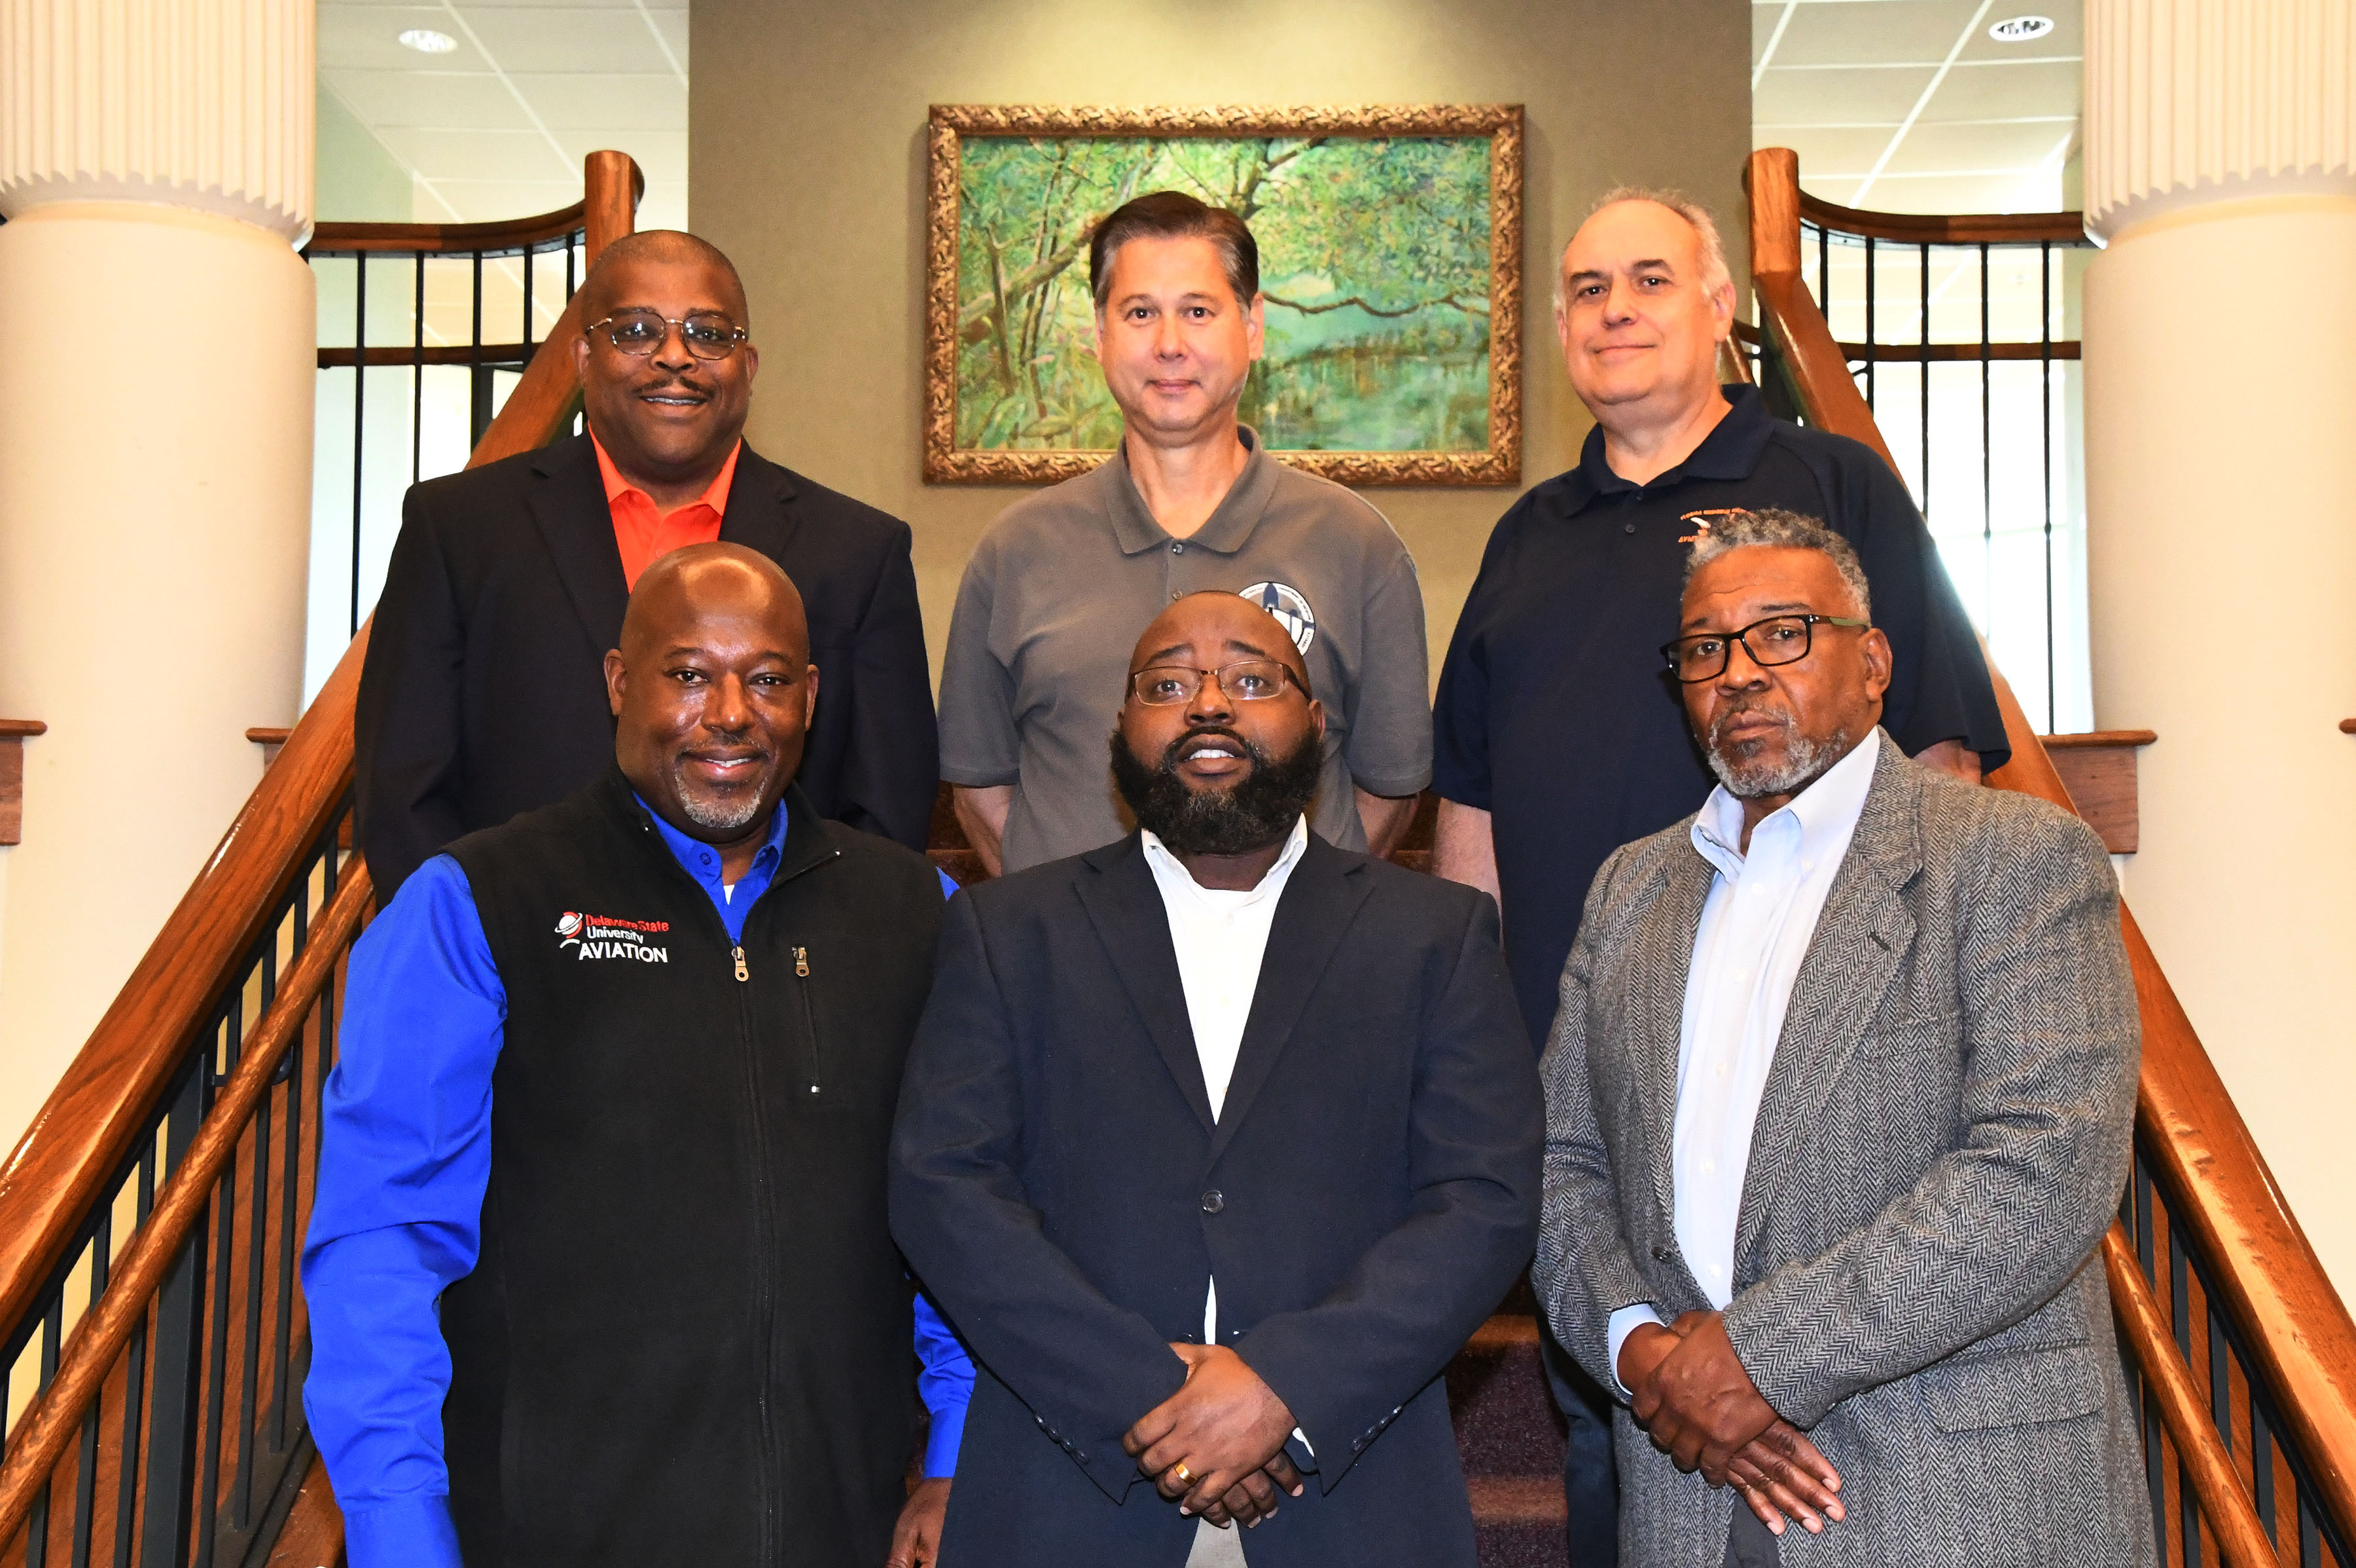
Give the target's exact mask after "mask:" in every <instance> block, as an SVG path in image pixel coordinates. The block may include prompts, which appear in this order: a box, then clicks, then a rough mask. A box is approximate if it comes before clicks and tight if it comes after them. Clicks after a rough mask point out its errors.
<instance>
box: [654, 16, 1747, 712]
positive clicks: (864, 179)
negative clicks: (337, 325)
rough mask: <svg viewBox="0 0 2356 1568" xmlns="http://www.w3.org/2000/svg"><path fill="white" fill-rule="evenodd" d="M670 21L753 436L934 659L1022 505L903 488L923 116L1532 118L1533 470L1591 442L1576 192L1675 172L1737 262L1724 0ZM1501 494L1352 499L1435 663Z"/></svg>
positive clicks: (1540, 475) (916, 320)
mask: <svg viewBox="0 0 2356 1568" xmlns="http://www.w3.org/2000/svg"><path fill="white" fill-rule="evenodd" d="M691 25H692V29H693V31H692V39H693V50H694V60H695V73H694V84H693V88H692V93H691V100H690V120H689V127H690V128H689V146H690V160H689V168H690V170H691V176H690V180H691V183H690V186H689V204H690V211H691V214H692V221H693V222H694V225H695V227H696V230H697V231H698V232H700V233H702V234H704V235H706V236H707V237H709V238H710V239H712V241H713V242H716V243H717V244H719V245H720V246H721V247H722V248H723V249H724V250H726V251H727V252H729V253H730V255H732V256H733V257H734V259H735V261H736V262H737V263H738V265H739V266H740V267H741V268H742V270H743V271H744V280H745V284H746V285H747V287H748V289H749V290H750V293H751V295H752V308H753V325H754V328H755V338H757V340H758V341H759V343H760V345H761V348H762V350H763V355H764V358H763V360H762V376H761V381H760V383H759V388H758V390H757V392H755V397H754V404H753V418H752V424H751V429H750V435H751V437H752V440H753V442H754V444H755V446H758V447H759V448H760V449H761V450H762V451H764V452H765V453H766V454H767V455H768V456H772V457H775V458H776V459H777V460H779V461H780V462H783V463H786V464H787V465H788V466H790V467H795V468H798V469H800V470H801V471H803V472H805V473H808V474H809V475H810V476H811V477H812V478H817V479H819V480H821V481H823V482H824V483H826V484H830V485H832V486H834V487H836V488H837V489H843V490H847V491H849V492H851V494H853V495H856V496H858V497H859V498H860V499H862V500H866V501H870V502H872V503H873V504H875V505H877V506H881V507H883V508H884V509H885V510H889V511H892V512H894V513H895V514H897V515H899V516H901V517H903V518H905V519H907V520H908V521H909V522H910V523H911V524H913V525H914V527H915V529H916V574H917V580H918V583H919V585H920V586H921V588H922V590H923V593H924V600H925V627H926V634H927V635H928V637H929V638H930V639H931V642H932V648H933V657H934V664H935V668H936V670H937V669H938V665H939V660H940V650H941V647H942V644H943V642H944V641H945V640H946V639H947V637H948V616H949V607H950V604H951V602H952V600H953V599H954V597H955V595H956V591H957V583H958V575H959V574H960V573H961V572H962V571H963V570H964V566H965V561H966V557H967V555H968V554H969V553H970V551H971V550H972V548H973V543H974V541H975V539H976V538H977V537H978V536H979V535H980V532H981V530H982V528H983V527H984V525H986V524H987V523H988V522H989V521H990V520H991V518H993V517H995V516H996V515H997V514H998V512H999V511H1000V510H1002V509H1003V508H1004V507H1005V506H1006V505H1007V503H1008V502H1009V501H1011V500H1012V499H1014V497H1015V496H1016V495H1017V494H1019V493H1020V492H1019V491H1016V490H1013V489H1002V488H982V487H974V486H928V485H926V484H925V483H924V482H923V480H922V478H920V477H919V469H918V425H917V421H918V403H919V393H920V389H921V387H922V384H923V353H924V338H923V328H922V319H923V317H922V306H923V256H924V199H923V195H924V163H925V113H926V106H927V105H928V104H931V103H936V102H980V103H1048V104H1065V105H1076V104H1113V105H1123V106H1144V105H1148V104H1187V105H1197V104H1211V103H1267V104H1275V103H1323V104H1342V103H1365V102H1508V103H1522V104H1525V105H1526V106H1527V112H1528V135H1527V160H1528V161H1527V166H1526V176H1527V177H1526V187H1527V198H1526V225H1527V228H1526V242H1527V247H1528V254H1527V258H1526V274H1527V285H1526V295H1525V298H1524V314H1525V320H1526V329H1525V334H1524V354H1525V362H1526V365H1527V367H1528V370H1527V381H1526V392H1525V398H1526V402H1525V424H1526V446H1525V448H1524V452H1523V460H1522V473H1523V478H1524V483H1525V484H1530V483H1535V482H1537V481H1538V480H1540V479H1544V478H1547V477H1548V476H1550V475H1552V474H1555V473H1557V472H1558V471H1560V470H1561V469H1563V468H1566V467H1569V466H1570V465H1571V464H1572V463H1573V462H1574V461H1576V460H1577V457H1578V454H1579V443H1580V439H1581V437H1582V436H1584V435H1585V434H1586V431H1587V424H1588V422H1587V418H1586V415H1585V413H1583V412H1582V411H1581V410H1580V407H1579V405H1578V403H1576V401H1574V400H1573V399H1572V397H1571V395H1570V392H1569V386H1568V385H1567V383H1566V382H1565V381H1564V379H1563V373H1562V367H1561V363H1560V361H1559V360H1558V356H1557V353H1556V350H1555V348H1554V342H1553V327H1552V317H1551V314H1550V310H1549V306H1548V304H1547V295H1548V291H1549V288H1550V286H1551V280H1550V268H1551V263H1552V258H1553V256H1554V255H1555V254H1556V252H1558V249H1559V247H1560V245H1561V242H1562V241H1563V240H1564V239H1566V238H1568V236H1569V230H1570V228H1571V227H1572V226H1574V225H1575V224H1576V222H1577V220H1578V219H1579V217H1580V215H1581V214H1583V213H1584V212H1585V210H1586V209H1587V206H1588V204H1589V202H1590V201H1591V200H1592V199H1594V197H1595V196H1596V194H1597V193H1599V192H1601V191H1602V190H1604V189H1606V188H1609V187H1611V186H1612V185H1614V184H1618V183H1622V182H1633V183H1644V184H1665V185H1677V186H1682V187H1684V188H1686V189H1687V190H1688V191H1690V192H1691V193H1692V194H1694V195H1695V196H1697V197H1698V198H1699V199H1702V200H1703V201H1705V202H1707V203H1708V205H1709V206H1710V207H1712V208H1713V209H1716V210H1717V211H1718V212H1719V214H1720V218H1721V222H1722V224H1723V226H1724V227H1725V228H1726V229H1727V231H1729V237H1730V242H1731V243H1732V244H1733V245H1734V247H1735V254H1734V255H1733V256H1732V257H1731V260H1732V262H1733V263H1734V266H1735V270H1736V273H1737V274H1738V275H1743V274H1745V273H1746V272H1747V267H1746V266H1745V258H1744V256H1743V255H1742V253H1741V246H1740V238H1741V231H1742V230H1743V228H1744V222H1743V220H1742V217H1741V209H1740V200H1741V190H1740V174H1741V166H1742V160H1743V158H1744V156H1746V155H1747V154H1748V153H1749V151H1750V146H1751V92H1750V85H1749V82H1750V60H1751V15H1750V7H1749V6H1748V5H1744V4H1742V3H1741V0H1648V3H1647V4H1644V5H1633V4H1629V3H1628V0H1552V3H1547V0H1372V3H1367V4H1360V5H1348V6H1337V5H1329V4H1308V3H1304V0H1262V3H1259V4H1252V5H1245V4H1239V3H1236V0H1209V3H1195V4H1184V5H1179V4H1172V3H1169V0H1163V3H1162V4H1158V5H1154V4H1144V3H1141V0H1087V3H1085V4H1081V3H1076V0H1023V3H1019V4H1018V3H1011V0H964V3H959V4H948V3H946V0H869V3H863V4H858V5H839V4H826V5H819V4H814V3H812V0H786V3H784V4H779V3H778V0H694V3H693V5H692V8H691ZM1516 493H1517V492H1516V491H1515V490H1514V489H1503V488H1494V487H1493V488H1484V489H1458V490H1437V489H1376V490H1370V491H1368V492H1367V494H1368V497H1369V499H1372V500H1373V501H1374V503H1375V504H1376V506H1378V507H1380V508H1381V509H1382V510H1383V511H1384V512H1385V513H1386V514H1387V515H1388V516H1389V518H1390V519H1391V521H1393V522H1394V523H1395V524H1397V525H1398V530H1399V532H1400V533H1401V535H1403V536H1404V537H1405V539H1406V540H1407V542H1408V548H1409V549H1411V550H1412V551H1413V552H1414V553H1415V558H1416V563H1417V564H1418V566H1419V568H1420V569H1421V571H1422V575H1423V585H1424V597H1425V601H1426V604H1427V606H1428V607H1429V613H1430V630H1431V639H1432V656H1433V663H1434V667H1435V671H1436V669H1437V665H1438V660H1439V656H1440V651H1441V650H1443V649H1444V648H1445V647H1446V646H1447V639H1448V634H1449V631H1450V629H1451V628H1452V627H1453V625H1454V624H1455V619H1456V612H1457V609H1458V607H1460V606H1461V605H1462V602H1463V598H1464V594H1465V591H1466V590H1467V589H1468V588H1469V587H1470V586H1471V585H1472V575H1473V573H1474V571H1475V570H1476V569H1477V568H1478V567H1479V565H1480V560H1481V548H1482V546H1483V543H1484V542H1486V541H1487V538H1488V533H1489V528H1490V525H1491V524H1492V523H1494V521H1496V519H1497V516H1498V514H1499V513H1501V512H1502V511H1504V510H1505V507H1506V506H1507V505H1508V504H1509V503H1510V502H1511V501H1512V499H1513V498H1514V496H1515V494H1516Z"/></svg>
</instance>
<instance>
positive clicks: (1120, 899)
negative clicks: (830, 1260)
mask: <svg viewBox="0 0 2356 1568" xmlns="http://www.w3.org/2000/svg"><path fill="white" fill-rule="evenodd" d="M728 510H729V513H730V515H731V516H734V513H735V510H736V508H735V503H734V498H731V500H730V503H729V509H728ZM1080 858H1081V861H1082V863H1083V864H1084V865H1087V868H1088V870H1087V874H1086V875H1082V876H1080V877H1079V878H1077V879H1076V883H1075V886H1076V887H1077V889H1078V891H1079V897H1080V903H1081V905H1082V907H1084V908H1086V909H1087V913H1088V918H1089V919H1090V920H1091V921H1093V922H1094V923H1095V926H1096V931H1097V939H1098V940H1099V941H1101V942H1102V943H1103V944H1104V950H1105V957H1106V958H1107V959H1108V960H1109V961H1110V962H1111V964H1112V967H1113V972H1115V973H1116V974H1119V976H1120V983H1121V986H1122V988H1123V989H1124V990H1126V991H1127V992H1128V993H1129V1002H1130V1006H1131V1007H1133V1008H1135V1009H1136V1010H1137V1016H1138V1018H1139V1021H1140V1022H1141V1023H1143V1024H1144V1026H1145V1032H1146V1033H1147V1034H1148V1035H1150V1036H1152V1039H1153V1045H1154V1048H1155V1049H1156V1050H1158V1051H1160V1052H1161V1053H1162V1062H1163V1063H1164V1064H1165V1065H1166V1066H1167V1067H1168V1068H1169V1069H1170V1076H1171V1077H1172V1078H1173V1079H1175V1080H1177V1084H1178V1091H1179V1092H1180V1093H1181V1094H1183V1095H1184V1096H1185V1097H1186V1103H1187V1104H1188V1105H1189V1106H1192V1107H1193V1108H1194V1117H1195V1120H1197V1121H1199V1122H1202V1124H1203V1131H1204V1132H1205V1133H1209V1132H1211V1131H1212V1121H1211V1097H1210V1094H1209V1091H1208V1090H1205V1088H1204V1087H1203V1058H1201V1057H1200V1056H1199V1055H1197V1054H1196V1053H1195V1050H1194V1025H1193V1024H1192V1023H1191V1022H1190V1021H1189V1020H1188V1017H1187V1014H1186V988H1185V987H1184V985H1183V984H1182V983H1180V981H1179V979H1178V950H1177V948H1176V947H1175V946H1174V945H1173V943H1172V942H1171V940H1170V917H1169V914H1168V912H1167V911H1165V910H1164V909H1163V908H1162V891H1161V889H1160V888H1158V887H1156V886H1154V885H1153V871H1152V868H1151V866H1149V865H1146V864H1145V854H1144V850H1143V848H1142V847H1141V843H1140V841H1139V839H1138V836H1137V835H1136V834H1135V833H1131V834H1130V835H1129V837H1127V838H1125V839H1123V840H1121V841H1120V842H1119V843H1115V844H1108V845H1106V846H1105V847H1104V848H1103V849H1099V850H1091V851H1090V852H1089V853H1088V854H1085V855H1083V856H1081V857H1080Z"/></svg>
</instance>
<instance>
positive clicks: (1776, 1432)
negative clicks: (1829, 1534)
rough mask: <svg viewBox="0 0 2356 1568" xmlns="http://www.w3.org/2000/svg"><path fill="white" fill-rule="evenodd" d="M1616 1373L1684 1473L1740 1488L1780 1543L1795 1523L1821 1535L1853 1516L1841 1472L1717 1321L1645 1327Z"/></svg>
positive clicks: (1640, 1416) (1695, 1315)
mask: <svg viewBox="0 0 2356 1568" xmlns="http://www.w3.org/2000/svg"><path fill="white" fill-rule="evenodd" d="M1617 1370H1618V1372H1619V1374H1620V1384H1621V1386H1622V1388H1624V1389H1627V1390H1628V1391H1630V1392H1631V1393H1632V1394H1633V1396H1634V1398H1633V1400H1632V1401H1631V1403H1630V1408H1631V1410H1632V1411H1633V1413H1634V1415H1635V1417H1636V1423H1637V1424H1638V1425H1639V1426H1642V1427H1643V1428H1644V1431H1645V1433H1646V1434H1648V1435H1649V1436H1650V1437H1651V1438H1652V1440H1653V1444H1654V1446H1655V1447H1657V1448H1659V1449H1660V1450H1661V1451H1662V1452H1664V1453H1665V1454H1666V1455H1669V1457H1670V1458H1671V1459H1673V1460H1675V1461H1676V1466H1677V1468H1678V1469H1680V1470H1686V1471H1691V1470H1694V1469H1696V1468H1698V1469H1699V1470H1700V1471H1701V1474H1702V1479H1704V1480H1706V1481H1708V1483H1709V1484H1710V1485H1711V1486H1713V1487H1724V1486H1729V1485H1731V1486H1732V1487H1735V1488H1736V1489H1737V1490H1738V1491H1740V1493H1741V1494H1742V1498H1743V1501H1745V1502H1746V1503H1748V1504H1750V1506H1751V1512H1753V1513H1755V1514H1757V1515H1758V1516H1759V1518H1760V1520H1761V1521H1762V1523H1764V1524H1765V1525H1766V1526H1767V1528H1768V1529H1769V1530H1773V1531H1774V1532H1775V1533H1776V1534H1778V1535H1781V1534H1783V1522H1784V1520H1786V1519H1795V1520H1799V1521H1800V1523H1801V1524H1802V1525H1804V1527H1806V1529H1807V1530H1809V1531H1810V1532H1811V1533H1822V1531H1823V1530H1824V1528H1825V1520H1827V1519H1829V1520H1840V1519H1842V1518H1844V1517H1846V1514H1845V1510H1844V1509H1842V1507H1841V1502H1840V1498H1839V1497H1838V1496H1837V1493H1838V1492H1839V1490H1840V1476H1839V1473H1838V1472H1837V1471H1836V1470H1834V1468H1833V1467H1832V1466H1831V1465H1830V1464H1829V1463H1827V1462H1826V1459H1825V1456H1824V1455H1822V1454H1819V1453H1817V1452H1816V1445H1815V1444H1813V1443H1811V1442H1809V1441H1808V1439H1807V1437H1806V1436H1805V1435H1804V1434H1803V1433H1802V1432H1801V1431H1800V1429H1799V1428H1798V1427H1796V1426H1794V1425H1793V1424H1792V1423H1790V1422H1788V1421H1785V1420H1784V1419H1783V1417H1782V1416H1779V1415H1777V1414H1776V1413H1775V1409H1774V1407H1773V1406H1772V1405H1771V1404H1769V1403H1768V1402H1767V1401H1766V1400H1765V1398H1764V1397H1762V1395H1761V1394H1760V1392H1759V1390H1758V1387H1757V1385H1755V1384H1753V1383H1752V1382H1751V1374H1750V1373H1748V1372H1746V1371H1744V1370H1743V1369H1742V1362H1741V1360H1740V1358H1738V1357H1737V1356H1736V1355H1735V1353H1734V1345H1733V1342H1732V1341H1730V1339H1728V1338H1727V1337H1726V1322H1725V1320H1724V1319H1723V1318H1722V1317H1720V1316H1719V1315H1718V1314H1717V1313H1715V1312H1688V1313H1687V1314H1686V1315H1685V1316H1682V1317H1680V1318H1678V1319H1677V1321H1676V1325H1675V1326H1672V1327H1668V1328H1664V1327H1662V1326H1660V1325H1658V1324H1655V1323H1647V1324H1644V1325H1642V1326H1639V1327H1637V1328H1636V1329H1634V1330H1633V1332H1631V1333H1630V1334H1629V1336H1628V1337H1627V1338H1626V1339H1624V1340H1623V1341H1622V1342H1621V1346H1620V1365H1619V1367H1618V1369H1617Z"/></svg>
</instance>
